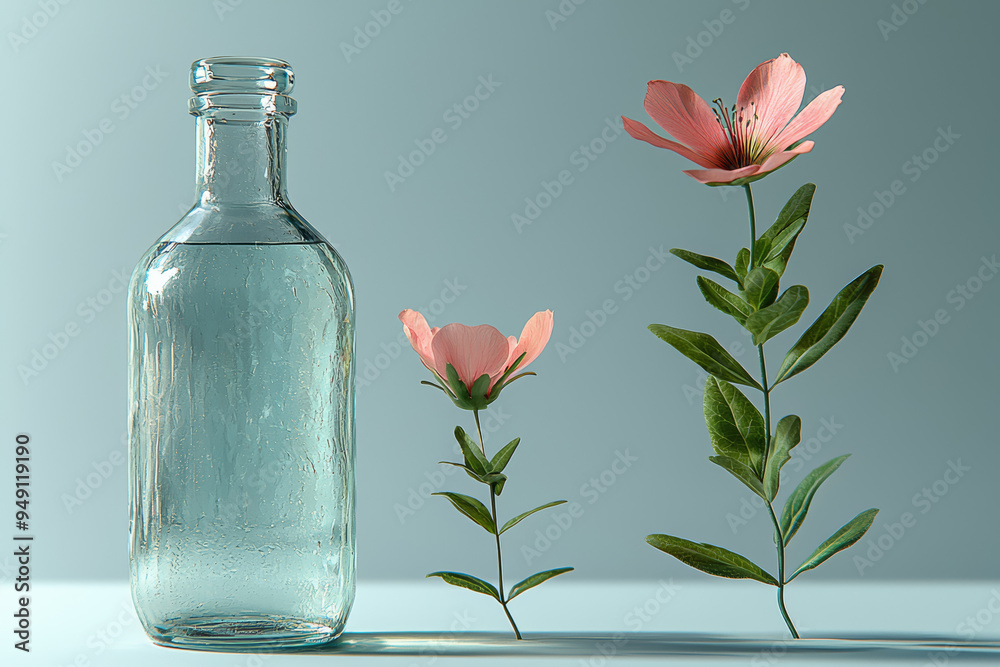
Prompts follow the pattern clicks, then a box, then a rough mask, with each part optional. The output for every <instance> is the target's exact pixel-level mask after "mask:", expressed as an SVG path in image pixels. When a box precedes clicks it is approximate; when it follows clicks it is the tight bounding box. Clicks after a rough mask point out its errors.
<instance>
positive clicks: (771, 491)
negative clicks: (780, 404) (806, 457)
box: [764, 415, 802, 502]
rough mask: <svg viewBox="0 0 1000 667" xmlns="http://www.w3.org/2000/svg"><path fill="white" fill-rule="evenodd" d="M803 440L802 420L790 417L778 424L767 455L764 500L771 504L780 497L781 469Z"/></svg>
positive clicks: (793, 416)
mask: <svg viewBox="0 0 1000 667" xmlns="http://www.w3.org/2000/svg"><path fill="white" fill-rule="evenodd" d="M801 439H802V420H801V419H799V418H798V417H796V416H795V415H788V416H787V417H784V418H783V419H782V420H781V421H779V422H778V425H777V426H776V427H775V429H774V439H773V440H772V441H771V449H770V451H768V453H767V464H766V465H765V466H764V489H765V491H766V492H767V495H766V497H765V498H764V500H766V501H768V502H771V501H772V500H774V497H775V496H777V495H778V484H779V481H780V477H781V468H782V466H784V465H785V463H787V462H788V459H790V458H791V454H790V452H791V451H792V448H793V447H795V445H797V444H799V440H801Z"/></svg>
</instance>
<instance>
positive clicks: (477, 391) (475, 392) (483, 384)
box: [469, 373, 490, 400]
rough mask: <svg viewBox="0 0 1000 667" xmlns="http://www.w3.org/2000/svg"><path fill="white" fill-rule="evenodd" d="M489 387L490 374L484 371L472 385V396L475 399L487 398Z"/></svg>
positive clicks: (470, 391)
mask: <svg viewBox="0 0 1000 667" xmlns="http://www.w3.org/2000/svg"><path fill="white" fill-rule="evenodd" d="M489 388H490V376H489V375H488V374H487V373H483V374H482V375H480V376H479V378H478V379H477V380H476V381H475V383H474V384H473V385H472V389H470V390H469V394H470V395H471V396H472V398H473V400H475V399H479V400H484V399H485V398H486V391H487V390H488V389H489Z"/></svg>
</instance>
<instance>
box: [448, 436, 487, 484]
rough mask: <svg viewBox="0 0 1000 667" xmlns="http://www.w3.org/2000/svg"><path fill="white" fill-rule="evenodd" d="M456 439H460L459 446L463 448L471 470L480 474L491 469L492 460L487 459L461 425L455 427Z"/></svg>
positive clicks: (466, 462)
mask: <svg viewBox="0 0 1000 667" xmlns="http://www.w3.org/2000/svg"><path fill="white" fill-rule="evenodd" d="M455 439H456V440H458V446H459V447H461V448H462V456H464V457H465V465H466V466H468V467H469V470H472V471H473V472H476V473H478V474H480V475H485V474H486V473H487V472H489V471H490V462H489V461H487V460H486V455H485V454H483V452H482V450H480V449H479V446H478V445H476V443H475V442H474V441H473V440H472V438H470V437H469V434H468V433H466V432H465V429H463V428H462V427H461V426H456V427H455Z"/></svg>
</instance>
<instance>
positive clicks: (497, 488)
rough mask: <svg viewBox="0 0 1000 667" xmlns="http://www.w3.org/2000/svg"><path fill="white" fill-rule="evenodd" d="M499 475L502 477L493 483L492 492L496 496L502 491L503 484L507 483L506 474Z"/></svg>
mask: <svg viewBox="0 0 1000 667" xmlns="http://www.w3.org/2000/svg"><path fill="white" fill-rule="evenodd" d="M500 476H501V477H503V479H501V480H500V481H499V482H497V483H496V484H494V485H493V493H495V494H496V495H498V496H499V495H500V494H501V493H502V492H503V485H504V484H506V483H507V476H506V475H500Z"/></svg>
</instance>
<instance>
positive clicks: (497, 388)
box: [489, 352, 527, 403]
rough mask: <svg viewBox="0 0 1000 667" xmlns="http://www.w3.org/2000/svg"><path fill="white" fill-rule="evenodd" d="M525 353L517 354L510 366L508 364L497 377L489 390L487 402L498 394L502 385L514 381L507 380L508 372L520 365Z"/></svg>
mask: <svg viewBox="0 0 1000 667" xmlns="http://www.w3.org/2000/svg"><path fill="white" fill-rule="evenodd" d="M526 354H527V352H522V353H521V356H519V357H518V358H517V359H515V360H514V363H512V364H511V365H510V366H508V367H507V370H505V371H504V373H503V375H501V376H500V377H499V378H498V379H497V381H496V383H495V384H494V385H493V390H492V391H491V392H490V397H489V402H490V403H492V402H493V401H495V400H496V398H497V397H498V396H499V395H500V392H501V391H502V390H503V388H504V387H506V386H507V385H508V384H510V382H513V381H514V380H511V381H510V382H507V378H508V377H510V374H511V373H513V372H514V369H516V368H517V367H518V366H520V365H521V362H522V361H524V355H526ZM518 377H520V376H518Z"/></svg>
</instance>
